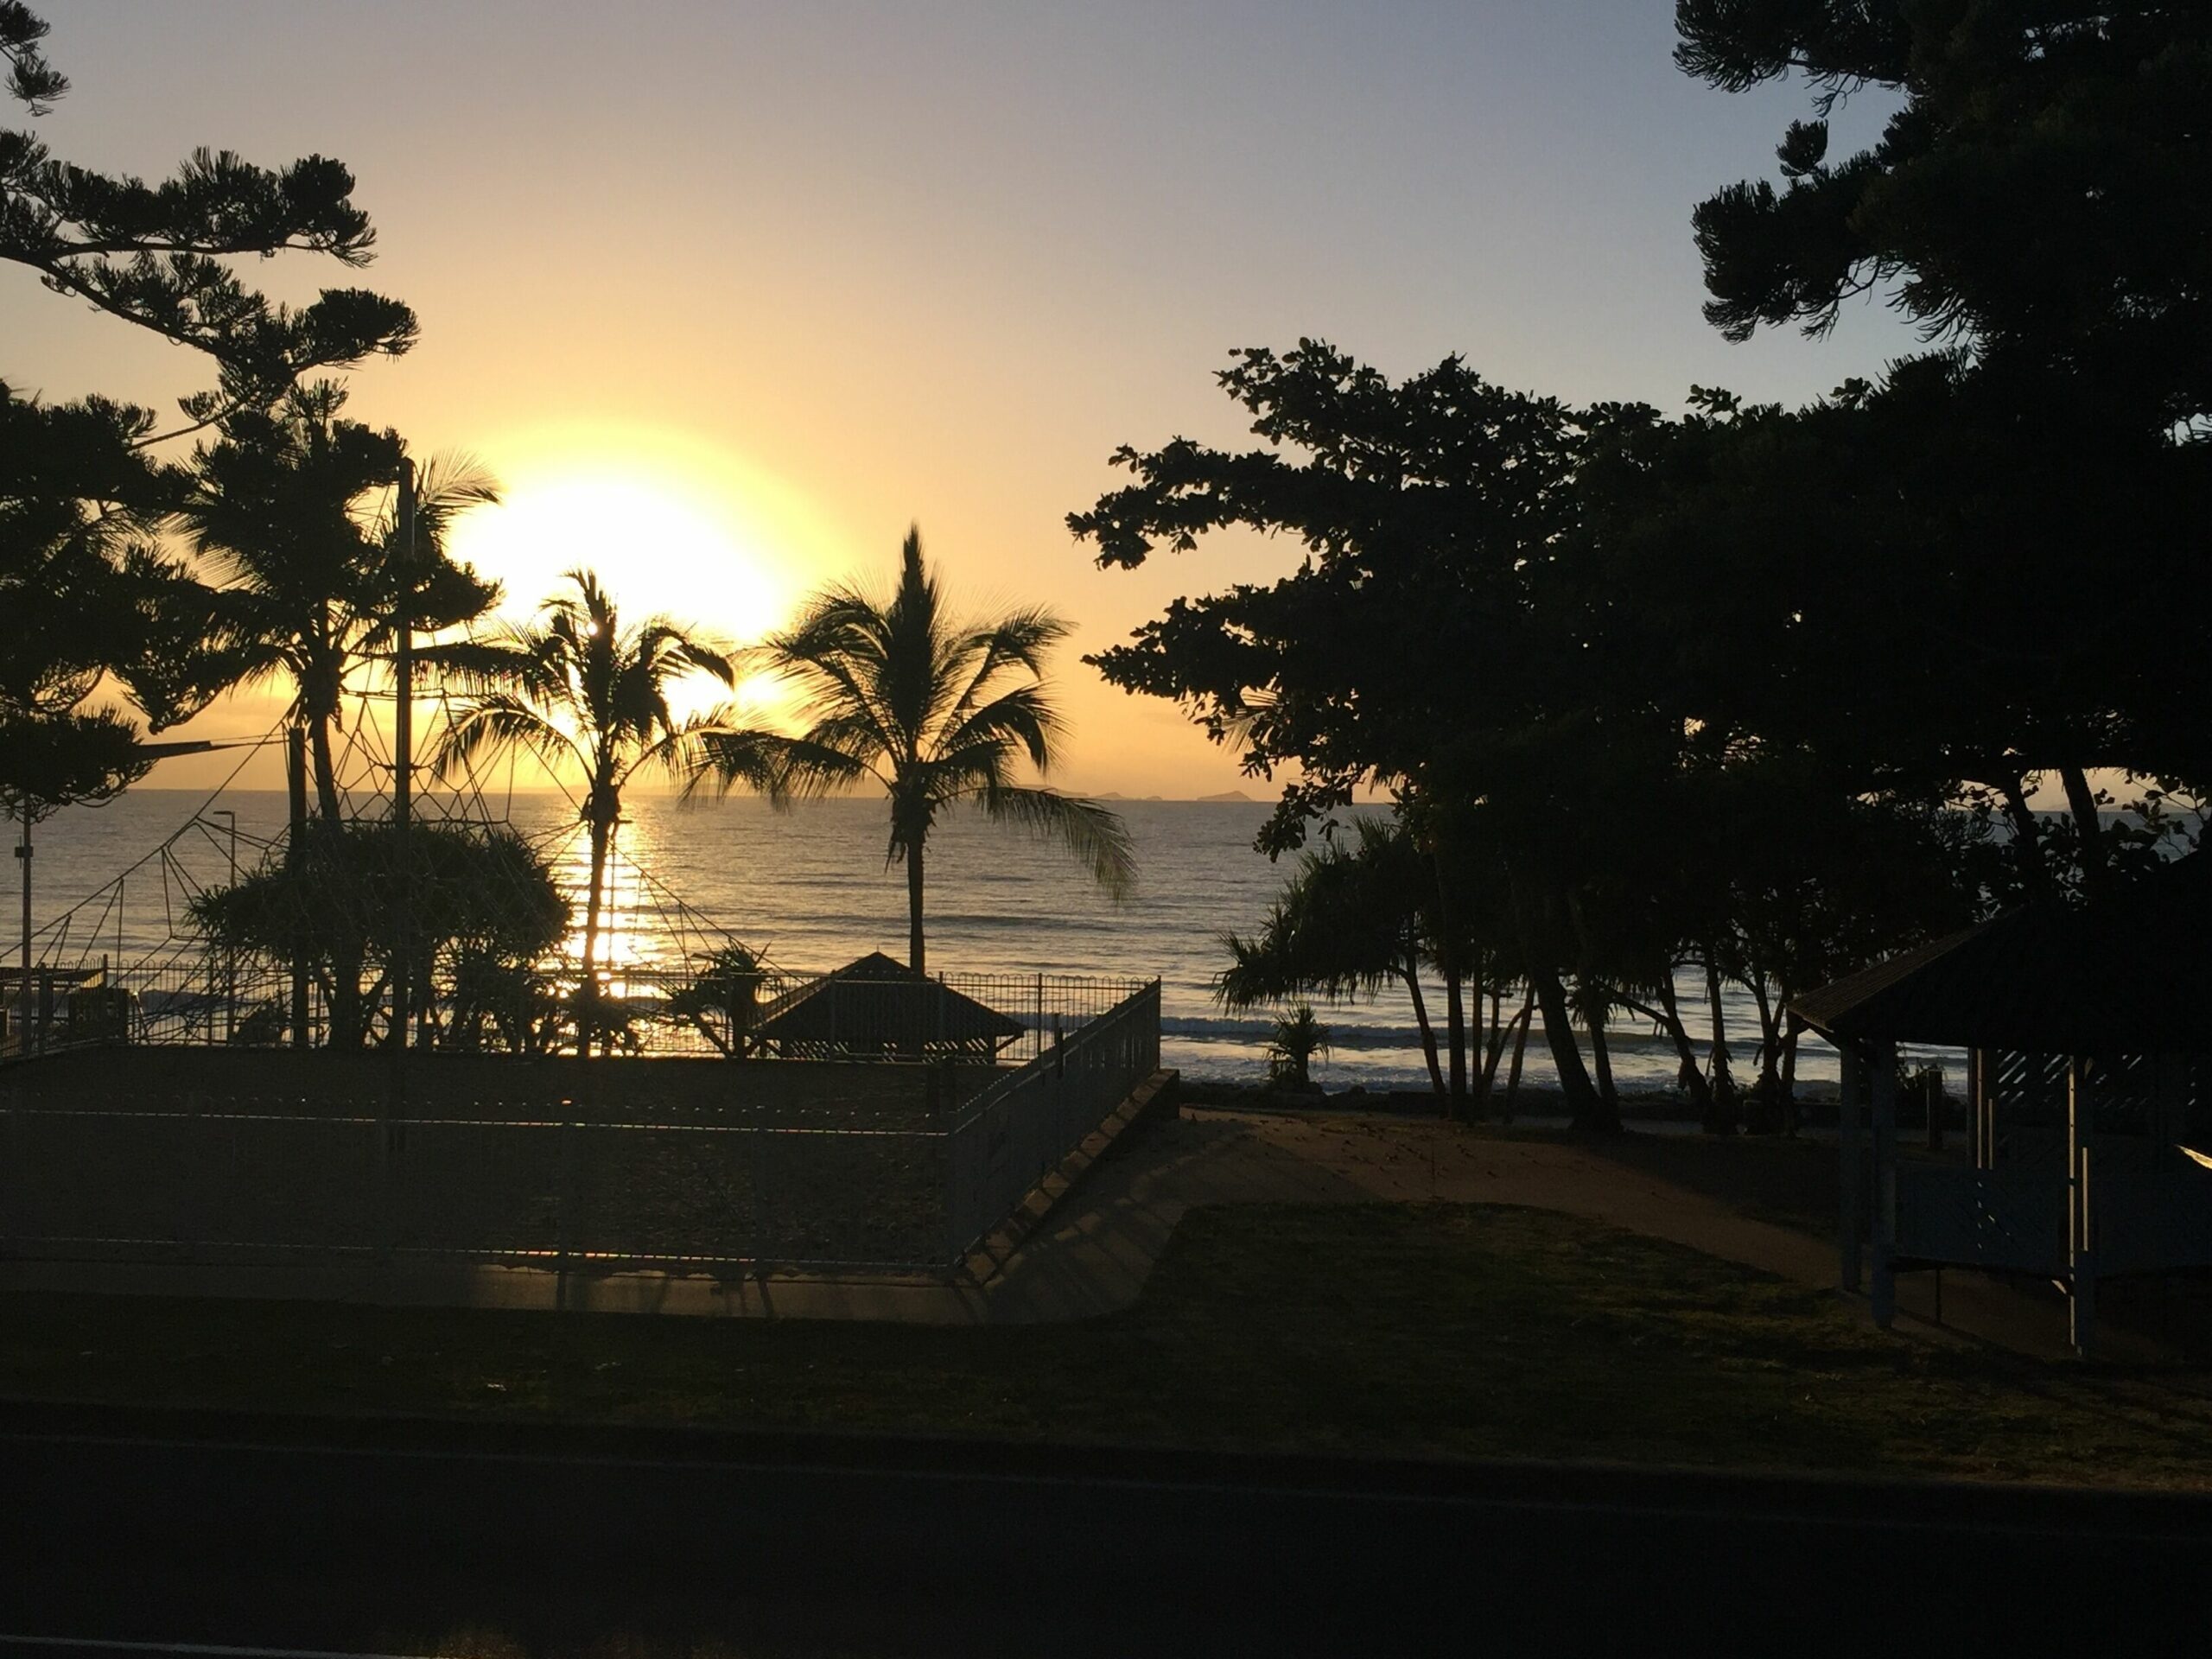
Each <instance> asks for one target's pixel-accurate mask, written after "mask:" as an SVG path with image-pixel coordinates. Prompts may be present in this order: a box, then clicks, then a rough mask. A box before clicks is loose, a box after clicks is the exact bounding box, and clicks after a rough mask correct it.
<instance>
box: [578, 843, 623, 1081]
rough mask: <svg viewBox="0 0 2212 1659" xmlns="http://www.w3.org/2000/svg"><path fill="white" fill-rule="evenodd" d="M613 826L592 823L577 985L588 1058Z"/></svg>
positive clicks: (581, 1046)
mask: <svg viewBox="0 0 2212 1659" xmlns="http://www.w3.org/2000/svg"><path fill="white" fill-rule="evenodd" d="M613 842H614V826H613V824H612V823H607V822H606V821H605V820H604V819H602V818H600V817H596V816H594V817H593V819H592V822H591V883H590V885H589V886H588V887H586V888H585V889H584V970H583V977H582V979H581V980H580V981H579V982H578V983H577V985H576V1052H577V1053H578V1054H580V1055H588V1054H589V1053H590V1052H591V1046H592V1043H593V1041H594V1039H596V1037H597V1036H598V1027H599V974H598V970H597V968H596V966H595V964H596V963H597V962H598V959H599V921H600V912H601V906H602V905H603V904H604V902H605V894H606V892H607V854H608V853H609V852H610V851H611V850H612V849H613Z"/></svg>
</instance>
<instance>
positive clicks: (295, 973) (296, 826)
mask: <svg viewBox="0 0 2212 1659" xmlns="http://www.w3.org/2000/svg"><path fill="white" fill-rule="evenodd" d="M284 786H285V791H286V795H287V798H288V803H289V807H290V822H289V827H288V829H287V830H286V833H285V836H284V863H285V865H286V867H287V868H289V869H290V870H291V871H293V872H294V873H295V880H296V873H297V871H298V869H299V868H300V862H301V861H302V858H303V857H304V856H305V855H306V851H307V849H306V846H305V842H306V841H307V834H308V734H307V731H306V728H303V727H302V726H301V725H300V723H299V722H298V721H293V722H292V724H291V725H290V726H289V727H288V728H286V729H285V732H284ZM293 891H294V893H297V892H298V891H299V889H298V887H296V886H295V887H294V888H293ZM302 944H304V934H303V933H296V934H295V935H294V938H293V944H292V1046H293V1047H294V1048H305V1047H306V1046H308V963H307V958H306V957H305V956H304V955H303V954H302Z"/></svg>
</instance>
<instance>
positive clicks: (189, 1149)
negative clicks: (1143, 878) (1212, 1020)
mask: <svg viewBox="0 0 2212 1659" xmlns="http://www.w3.org/2000/svg"><path fill="white" fill-rule="evenodd" d="M1065 1018H1066V1016H1065V1014H1063V1015H1062V1019H1063V1021H1064V1024H1063V1028H1062V1037H1061V1040H1060V1041H1058V1042H1057V1043H1054V1044H1052V1045H1051V1046H1049V1047H1048V1048H1047V1049H1046V1051H1045V1052H1043V1053H1041V1054H1039V1056H1038V1057H1037V1058H1033V1059H1032V1060H1030V1061H1029V1062H1028V1063H1027V1064H1026V1065H1023V1066H1021V1067H1020V1068H1019V1069H1017V1070H1008V1069H1007V1068H1004V1067H996V1066H984V1065H957V1064H944V1063H940V1064H930V1065H862V1064H855V1063H852V1062H832V1061H807V1060H763V1059H741V1060H737V1061H729V1060H725V1059H721V1058H713V1059H705V1058H694V1059H685V1058H673V1059H669V1058H664V1059H619V1058H618V1059H606V1060H595V1061H586V1060H578V1059H576V1058H574V1057H557V1058H539V1059H515V1058H506V1057H493V1056H435V1057H434V1056H429V1055H425V1056H423V1057H422V1058H420V1059H419V1060H416V1061H414V1062H413V1063H411V1064H410V1066H409V1068H408V1073H407V1078H406V1084H405V1090H404V1094H400V1095H397V1096H395V1093H394V1091H393V1090H392V1087H391V1079H392V1071H391V1065H390V1060H389V1058H388V1057H386V1056H382V1055H377V1054H360V1053H356V1054H345V1053H333V1052H327V1051H312V1050H310V1051H305V1052H299V1051H290V1050H267V1051H258V1052H251V1053H246V1052H237V1051H228V1050H224V1049H221V1048H214V1049H210V1048H207V1047H200V1048H189V1047H170V1048H160V1049H156V1048H144V1047H140V1048H129V1047H107V1048H98V1049H89V1050H84V1051H80V1052H74V1053H69V1052H60V1053H55V1054H53V1055H51V1056H49V1057H47V1058H40V1059H34V1060H30V1061H28V1062H24V1063H22V1064H16V1065H6V1066H4V1067H0V1254H8V1255H16V1256H18V1257H27V1258H37V1259H45V1260H55V1259H62V1260H108V1261H133V1262H144V1261H155V1262H180V1261H181V1262H195V1263H205V1264H211V1265H220V1264H232V1263H238V1264H243V1263H251V1262H269V1261H272V1260H301V1259H308V1260H313V1259H325V1260H350V1261H356V1262H359V1261H369V1262H385V1263H391V1264H404V1263H406V1262H437V1261H446V1262H494V1263H512V1264H520V1265H533V1266H539V1267H546V1268H573V1269H576V1270H589V1269H594V1268H597V1269H607V1268H674V1269H678V1270H688V1271H703V1272H719V1271H726V1270H727V1271H742V1270H750V1269H756V1268H763V1267H767V1266H789V1267H794V1268H808V1269H817V1270H822V1269H876V1270H900V1271H915V1270H928V1271H932V1272H937V1271H943V1270H944V1269H947V1268H950V1267H953V1266H956V1265H957V1263H958V1262H960V1261H961V1260H963V1258H964V1256H965V1255H966V1253H967V1250H968V1249H969V1247H970V1246H971V1245H972V1244H973V1243H974V1242H975V1241H976V1239H978V1238H980V1237H982V1236H983V1235H985V1234H986V1233H988V1231H989V1230H991V1229H992V1228H994V1227H995V1226H997V1225H999V1224H1001V1223H1002V1222H1003V1221H1005V1220H1006V1219H1007V1217H1009V1216H1010V1215H1011V1214H1012V1213H1013V1212H1014V1210H1015V1209H1016V1208H1017V1207H1018V1206H1019V1205H1020V1203H1021V1202H1022V1199H1023V1198H1024V1197H1025V1196H1026V1195H1027V1192H1028V1191H1029V1189H1030V1188H1031V1187H1032V1186H1033V1185H1035V1183H1036V1181H1037V1180H1038V1179H1039V1178H1040V1177H1041V1176H1042V1175H1044V1174H1045V1173H1047V1172H1048V1171H1049V1170H1051V1169H1052V1167H1053V1166H1056V1165H1057V1164H1058V1161H1059V1160H1060V1159H1061V1158H1062V1157H1065V1155H1066V1153H1067V1152H1069V1151H1071V1150H1073V1149H1074V1147H1077V1146H1078V1145H1080V1144H1081V1142H1082V1141H1083V1139H1084V1137H1085V1136H1086V1135H1089V1134H1090V1132H1091V1131H1092V1130H1093V1129H1095V1128H1097V1127H1098V1125H1099V1124H1100V1123H1101V1122H1103V1120H1104V1119H1105V1117H1106V1116H1107V1115H1108V1114H1109V1113H1110V1112H1111V1111H1112V1110H1113V1109H1115V1107H1116V1105H1118V1104H1119V1103H1120V1102H1121V1101H1122V1100H1123V1099H1125V1098H1127V1096H1128V1094H1129V1093H1130V1091H1131V1090H1134V1089H1135V1087H1136V1086H1137V1084H1140V1083H1141V1082H1142V1081H1143V1080H1144V1079H1145V1077H1148V1076H1149V1075H1150V1074H1151V1073H1152V1071H1154V1069H1156V1067H1157V1065H1158V1062H1159V1044H1160V1036H1159V988H1158V985H1157V983H1156V982H1155V983H1154V984H1152V985H1149V986H1146V987H1144V988H1141V989H1140V990H1138V991H1137V992H1135V994H1134V995H1130V996H1128V997H1126V998H1124V999H1123V1000H1122V1001H1121V1002H1120V1003H1119V1004H1118V1005H1116V1006H1115V1007H1111V1008H1109V1009H1108V1010H1106V1011H1104V1012H1103V1014H1102V1015H1101V1017H1098V1018H1096V1019H1093V1020H1087V1021H1085V1022H1084V1023H1083V1024H1082V1025H1080V1026H1079V1027H1075V1028H1074V1029H1067V1028H1066V1027H1065Z"/></svg>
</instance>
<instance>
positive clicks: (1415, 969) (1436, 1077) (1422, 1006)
mask: <svg viewBox="0 0 2212 1659" xmlns="http://www.w3.org/2000/svg"><path fill="white" fill-rule="evenodd" d="M1405 975H1406V993H1407V995H1409V996H1411V997H1412V998H1413V1003H1414V1025H1415V1026H1416V1027H1418V1028H1419V1029H1420V1031H1421V1058H1423V1059H1425V1060H1427V1062H1428V1081H1429V1086H1430V1087H1431V1088H1433V1089H1434V1090H1436V1092H1437V1094H1438V1095H1439V1096H1443V1095H1444V1094H1445V1092H1446V1090H1445V1087H1444V1068H1443V1067H1442V1066H1441V1065H1439V1064H1438V1063H1437V1058H1436V1029H1435V1027H1433V1026H1431V1025H1430V1024H1429V1023H1428V1001H1427V998H1426V997H1424V996H1422V995H1421V957H1420V955H1419V953H1418V952H1417V951H1416V950H1414V944H1413V942H1412V941H1411V940H1410V939H1408V941H1407V942H1406V967H1405Z"/></svg>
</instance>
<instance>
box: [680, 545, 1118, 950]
mask: <svg viewBox="0 0 2212 1659" xmlns="http://www.w3.org/2000/svg"><path fill="white" fill-rule="evenodd" d="M901 561H902V563H901V569H900V572H899V585H898V587H897V588H895V589H894V590H893V593H892V594H891V595H890V596H889V597H888V598H887V599H884V598H880V597H878V596H876V595H874V594H868V593H865V592H863V591H861V590H860V589H858V588H849V587H836V588H829V589H827V590H826V591H824V592H823V593H821V594H817V595H816V596H815V597H814V598H813V599H812V600H811V601H809V603H808V605H807V607H806V609H805V611H804V613H802V614H801V616H800V618H799V620H798V624H797V625H796V626H793V627H791V628H790V629H789V630H787V631H785V632H781V633H777V634H772V635H771V636H770V637H769V638H768V639H767V640H766V642H765V643H764V644H763V645H761V646H760V651H759V653H758V654H759V656H760V658H761V660H763V661H764V662H765V663H766V664H767V665H768V666H769V667H771V668H772V669H774V670H775V671H778V672H779V673H781V674H782V675H783V676H785V677H786V678H788V679H790V680H791V681H794V682H796V683H797V684H798V689H799V690H800V691H801V692H802V693H803V694H804V697H805V702H804V718H805V719H806V721H808V725H807V728H806V730H805V731H804V733H803V734H801V735H799V736H798V737H789V736H784V735H780V734H776V733H772V732H763V731H750V730H749V731H731V732H723V733H717V734H708V735H706V736H704V737H703V738H702V741H700V744H699V746H698V752H699V756H700V764H699V766H698V767H697V769H696V772H695V773H694V775H693V779H692V781H693V785H694V786H695V787H696V786H702V785H703V786H710V787H715V788H718V789H719V790H721V791H728V789H729V788H730V787H731V786H732V785H734V784H738V783H750V784H753V785H756V786H759V787H760V788H761V789H762V790H764V791H765V792H766V793H767V795H768V796H769V798H770V799H772V800H773V801H775V802H776V803H778V804H787V803H788V802H789V801H791V799H792V798H795V797H799V796H808V795H816V794H822V793H825V792H828V791H832V790H837V789H844V788H849V787H852V786H854V785H859V784H862V783H865V782H867V781H868V779H874V781H875V782H877V783H879V784H880V785H882V786H883V789H884V791H885V793H886V794H887V795H888V796H889V797H890V800H891V841H890V848H889V851H888V854H887V861H888V862H891V863H897V862H899V861H904V862H905V864H906V912H907V956H908V963H909V965H910V966H911V967H912V969H913V971H914V972H915V973H917V974H920V973H924V972H925V971H927V963H926V958H925V942H924V939H923V929H922V892H923V875H922V871H923V857H924V853H925V849H926V848H927V846H928V842H929V836H930V830H931V828H932V826H934V825H935V823H936V822H937V817H938V813H939V812H940V811H942V810H944V808H945V807H947V806H949V805H951V804H953V803H955V802H968V803H970V804H974V805H976V806H978V807H980V808H982V810H983V811H984V813H985V814H987V815H988V817H991V818H992V819H994V820H995V821H996V822H998V823H1012V824H1016V825H1019V826H1020V827H1022V828H1024V829H1028V830H1030V831H1031V832H1032V833H1033V834H1035V835H1038V836H1044V837H1046V838H1049V839H1054V840H1058V841H1059V842H1062V843H1063V844H1065V846H1066V848H1067V849H1068V850H1069V851H1070V852H1071V853H1072V854H1074V855H1076V857H1077V858H1078V859H1080V860H1081V861H1084V863H1086V864H1088V865H1089V866H1090V873H1091V875H1092V877H1093V878H1094V879H1095V880H1096V881H1097V882H1098V884H1099V886H1100V887H1103V888H1104V889H1105V890H1106V891H1107V892H1108V893H1110V894H1113V895H1114V896H1116V897H1117V898H1118V897H1120V896H1122V894H1124V893H1127V892H1128V888H1129V886H1130V883H1131V881H1132V880H1133V879H1134V875H1135V862H1134V860H1133V858H1132V856H1131V852H1130V846H1129V837H1128V830H1127V829H1124V828H1123V827H1122V821H1121V819H1120V818H1118V817H1116V816H1115V815H1114V814H1113V813H1111V812H1109V811H1108V810H1106V809H1105V808H1103V807H1102V806H1100V805H1098V804H1096V802H1093V801H1085V800H1078V799H1076V798H1073V797H1071V796H1066V795H1062V794H1060V793H1059V792H1058V791H1056V790H1051V789H1044V788H1039V787H1035V786H1033V785H1022V784H1019V783H1016V782H1015V781H1014V779H1015V777H1016V775H1017V773H1018V771H1019V768H1020V765H1021V762H1022V761H1023V760H1025V759H1027V761H1028V762H1029V764H1030V765H1031V766H1033V767H1034V768H1035V769H1036V771H1037V772H1038V774H1039V776H1042V775H1044V774H1046V773H1047V772H1050V771H1051V769H1052V766H1053V765H1054V763H1055V762H1056V761H1057V760H1058V758H1059V741H1060V737H1061V734H1062V729H1063V728H1062V723H1061V721H1060V717H1059V714H1058V710H1057V709H1054V707H1053V706H1052V701H1051V699H1050V698H1049V697H1047V696H1046V690H1045V684H1044V671H1045V666H1044V665H1045V656H1046V652H1048V651H1049V650H1050V649H1051V648H1052V646H1053V645H1056V644H1057V643H1058V641H1059V640H1061V639H1065V637H1066V635H1067V632H1068V625H1067V624H1066V623H1065V622H1063V621H1061V620H1059V619H1058V618H1057V617H1055V616H1053V615H1052V614H1051V613H1048V612H1046V611H1043V610H1037V609H1030V610H1020V611H1014V612H1011V613H1008V614H1007V615H1005V616H1001V617H999V618H996V619H995V620H974V619H956V618H954V617H953V616H951V615H950V613H948V611H947V608H946V605H945V601H944V592H943V590H942V589H941V588H939V586H938V580H937V578H936V576H935V575H932V574H931V572H930V570H929V569H928V568H927V567H926V566H925V564H924V563H923V562H922V535H921V531H920V529H919V528H918V527H916V528H914V529H912V530H909V531H907V532H906V545H905V547H904V549H903V550H902V551H901Z"/></svg>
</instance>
